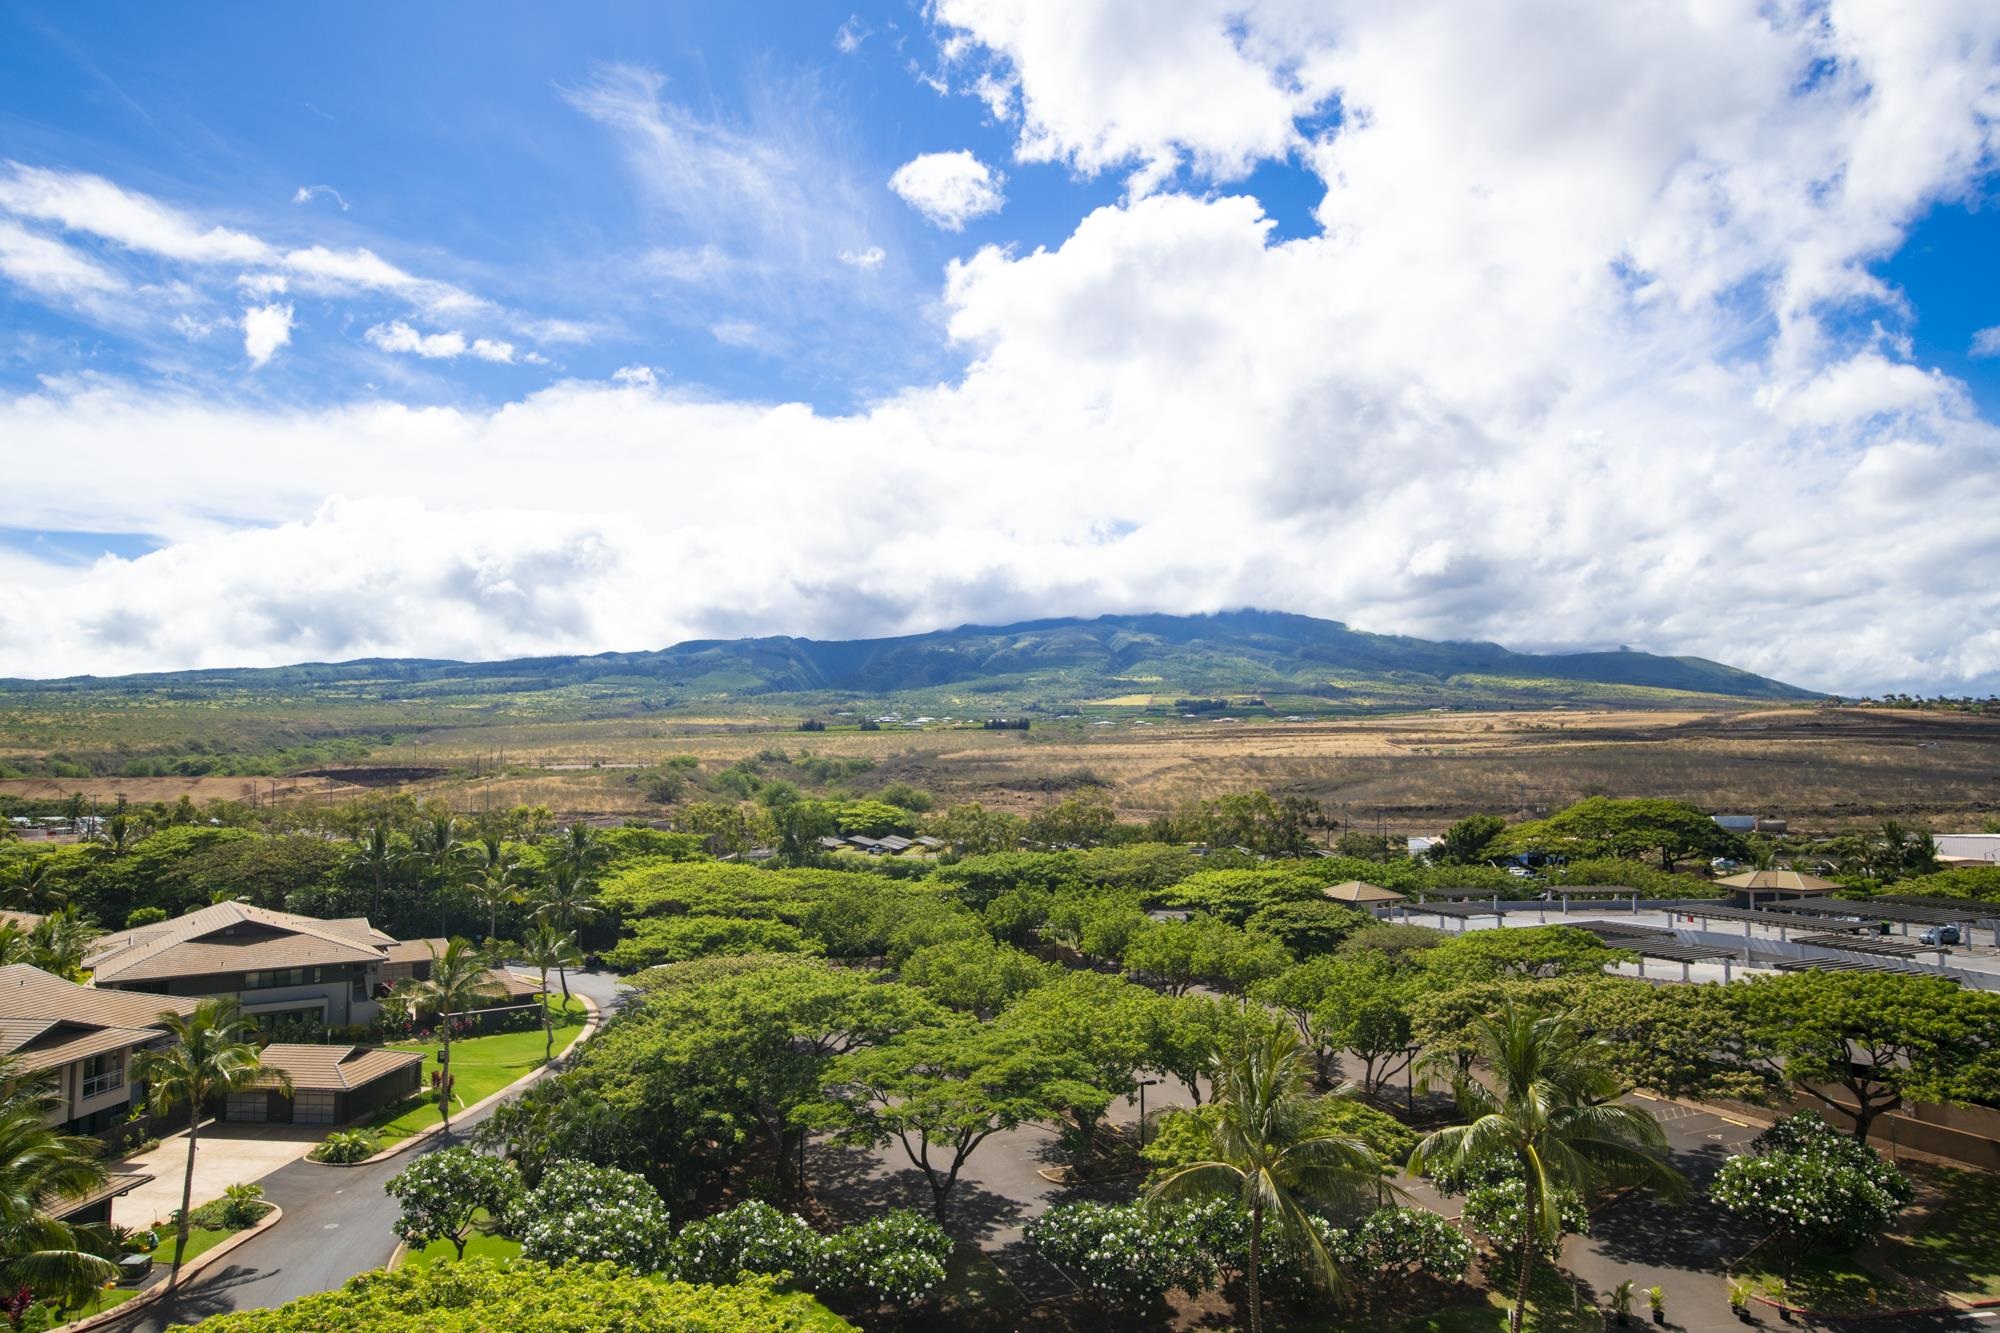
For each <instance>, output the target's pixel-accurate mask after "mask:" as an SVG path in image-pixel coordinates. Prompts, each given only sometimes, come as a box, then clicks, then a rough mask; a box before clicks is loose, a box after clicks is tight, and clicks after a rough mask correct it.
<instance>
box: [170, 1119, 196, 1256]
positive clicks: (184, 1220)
mask: <svg viewBox="0 0 2000 1333" xmlns="http://www.w3.org/2000/svg"><path fill="white" fill-rule="evenodd" d="M200 1126H201V1103H200V1102H198V1101H196V1102H190V1103H189V1106H188V1164H187V1175H185V1176H184V1177H182V1178H181V1220H180V1224H179V1225H178V1226H176V1227H175V1228H174V1267H173V1271H172V1272H170V1273H168V1274H167V1290H168V1291H172V1290H173V1289H174V1286H175V1284H177V1283H178V1282H179V1281H180V1280H181V1255H182V1254H183V1253H185V1252H186V1250H187V1243H188V1227H189V1226H190V1225H191V1223H192V1219H191V1218H190V1217H189V1216H188V1210H189V1209H190V1208H191V1207H192V1206H193V1205H194V1145H195V1137H196V1133H197V1131H198V1130H199V1128H200Z"/></svg>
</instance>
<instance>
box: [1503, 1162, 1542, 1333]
mask: <svg viewBox="0 0 2000 1333" xmlns="http://www.w3.org/2000/svg"><path fill="white" fill-rule="evenodd" d="M1536 1203H1537V1200H1536V1198H1535V1178H1534V1176H1533V1175H1532V1174H1531V1175H1529V1177H1528V1179H1527V1187H1526V1190H1525V1192H1524V1193H1523V1194H1522V1196H1521V1271H1520V1272H1519V1273H1518V1274H1516V1275H1515V1278H1514V1308H1513V1309H1512V1310H1509V1311H1508V1312H1507V1327H1508V1329H1509V1330H1510V1333H1521V1323H1522V1321H1523V1320H1525V1319H1526V1318H1527V1317H1528V1279H1529V1278H1530V1277H1531V1276H1532V1275H1533V1273H1534V1271H1535V1238H1536V1233H1537V1232H1538V1231H1539V1230H1540V1225H1539V1222H1538V1219H1537V1218H1536V1217H1535V1212H1536Z"/></svg>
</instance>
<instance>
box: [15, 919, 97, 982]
mask: <svg viewBox="0 0 2000 1333" xmlns="http://www.w3.org/2000/svg"><path fill="white" fill-rule="evenodd" d="M98 934H99V931H98V929H97V927H95V926H93V925H91V924H90V922H88V921H86V920H84V919H83V918H82V917H81V916H79V915H77V911H76V909H75V908H74V907H65V908H63V909H61V910H60V911H55V912H51V913H49V914H48V915H47V916H45V917H43V918H42V919H41V920H40V921H37V922H36V923H35V926H34V929H32V930H30V931H29V932H28V942H29V943H30V944H31V945H33V946H34V959H33V961H34V964H35V966H36V967H39V968H41V969H42V971H44V972H47V973H50V974H52V975H54V976H58V977H64V978H66V979H68V980H70V981H76V980H80V979H81V978H82V976H83V960H84V956H85V955H86V954H88V953H89V952H90V942H91V941H92V940H94V939H96V938H97V936H98Z"/></svg>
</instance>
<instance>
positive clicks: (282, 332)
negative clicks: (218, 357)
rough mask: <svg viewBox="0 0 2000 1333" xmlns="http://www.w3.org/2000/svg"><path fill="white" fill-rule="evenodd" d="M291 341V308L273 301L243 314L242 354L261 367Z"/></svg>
mask: <svg viewBox="0 0 2000 1333" xmlns="http://www.w3.org/2000/svg"><path fill="white" fill-rule="evenodd" d="M291 340H292V307H291V306H290V305H289V304H285V305H280V304H278V303H277V302H276V301H273V302H272V303H271V304H269V305H261V306H254V307H252V308H251V309H249V310H246V311H244V312H243V352H244V354H245V355H246V356H248V357H249V358H250V364H251V365H252V366H261V365H263V364H264V363H265V362H266V361H269V360H270V359H271V358H272V357H273V356H276V355H277V353H278V349H279V348H280V347H283V346H284V345H285V344H286V343H289V342H290V341H291Z"/></svg>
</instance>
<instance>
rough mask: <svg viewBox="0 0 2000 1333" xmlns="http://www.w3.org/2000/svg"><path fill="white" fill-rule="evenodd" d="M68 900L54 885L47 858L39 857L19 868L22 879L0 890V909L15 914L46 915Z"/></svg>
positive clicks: (52, 871)
mask: <svg viewBox="0 0 2000 1333" xmlns="http://www.w3.org/2000/svg"><path fill="white" fill-rule="evenodd" d="M68 901H69V894H68V892H66V891H65V890H64V889H63V887H62V885H61V884H59V883H57V882H56V876H55V870H54V868H53V866H52V865H51V864H50V861H49V858H48V857H45V856H38V857H36V858H35V859H34V860H32V861H30V862H28V864H27V865H25V866H23V867H22V868H21V877H20V878H19V879H17V880H15V881H14V882H13V883H12V884H9V885H8V886H7V887H5V888H0V907H4V908H8V909H10V910H12V911H17V912H46V911H48V910H50V909H51V908H55V907H61V906H62V905H63V904H64V903H66V902H68Z"/></svg>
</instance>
